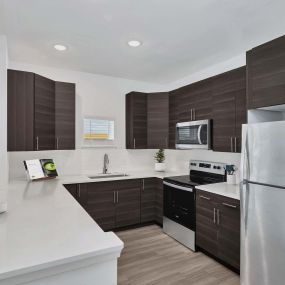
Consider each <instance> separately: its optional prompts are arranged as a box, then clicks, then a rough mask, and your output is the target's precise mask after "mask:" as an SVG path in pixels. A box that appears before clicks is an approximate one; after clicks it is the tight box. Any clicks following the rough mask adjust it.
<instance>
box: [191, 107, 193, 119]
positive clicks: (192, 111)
mask: <svg viewBox="0 0 285 285" xmlns="http://www.w3.org/2000/svg"><path fill="white" fill-rule="evenodd" d="M190 117H191V118H190V121H193V109H191V110H190Z"/></svg>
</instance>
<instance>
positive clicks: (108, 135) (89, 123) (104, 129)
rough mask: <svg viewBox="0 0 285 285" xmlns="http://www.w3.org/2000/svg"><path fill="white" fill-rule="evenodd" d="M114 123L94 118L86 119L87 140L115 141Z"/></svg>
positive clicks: (85, 133)
mask: <svg viewBox="0 0 285 285" xmlns="http://www.w3.org/2000/svg"><path fill="white" fill-rule="evenodd" d="M114 125H115V124H114V121H112V120H100V119H94V118H85V119H84V139H85V140H108V141H113V140H114V131H115V130H114Z"/></svg>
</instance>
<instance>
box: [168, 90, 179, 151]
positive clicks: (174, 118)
mask: <svg viewBox="0 0 285 285" xmlns="http://www.w3.org/2000/svg"><path fill="white" fill-rule="evenodd" d="M177 99H178V92H177V90H174V91H170V92H169V129H168V131H169V133H168V148H170V149H175V136H176V124H177V123H178V111H177V108H178V104H177V103H178V100H177Z"/></svg>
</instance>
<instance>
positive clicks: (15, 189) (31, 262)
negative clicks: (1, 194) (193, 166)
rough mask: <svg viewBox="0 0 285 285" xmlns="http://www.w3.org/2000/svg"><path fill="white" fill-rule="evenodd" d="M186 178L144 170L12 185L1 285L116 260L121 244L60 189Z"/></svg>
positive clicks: (3, 221)
mask: <svg viewBox="0 0 285 285" xmlns="http://www.w3.org/2000/svg"><path fill="white" fill-rule="evenodd" d="M96 174H97V173H89V174H88V175H96ZM184 174H185V173H181V172H171V171H170V172H155V171H152V170H150V171H148V170H144V171H136V172H128V176H124V177H115V178H103V179H90V178H88V175H73V176H64V177H60V178H57V179H53V180H47V181H34V182H27V181H25V180H19V181H12V182H11V183H10V184H9V186H8V195H7V200H8V211H7V212H6V213H4V214H0V283H1V280H3V279H6V278H9V277H13V276H17V275H20V274H25V273H29V272H34V271H38V270H41V269H45V268H50V267H54V266H58V265H61V264H66V263H69V262H74V261H79V260H82V259H85V258H89V257H96V256H100V255H101V256H102V255H107V254H116V255H117V257H119V256H120V253H121V250H122V249H123V242H122V241H121V240H120V239H119V238H118V237H117V236H116V235H115V234H114V233H113V232H104V231H103V230H102V229H101V228H100V227H99V226H98V224H97V223H96V222H94V220H93V219H92V218H91V217H90V216H89V215H88V214H87V213H86V211H85V210H84V209H83V208H82V207H81V206H80V205H79V203H77V201H76V200H75V199H74V198H73V197H72V196H71V195H70V194H69V192H68V191H67V190H66V189H65V188H64V186H63V184H72V183H89V182H98V181H111V180H125V179H135V178H144V177H158V178H164V177H167V176H175V175H184Z"/></svg>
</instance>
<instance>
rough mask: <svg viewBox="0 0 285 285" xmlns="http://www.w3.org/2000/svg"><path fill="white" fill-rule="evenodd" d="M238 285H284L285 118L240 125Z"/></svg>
mask: <svg viewBox="0 0 285 285" xmlns="http://www.w3.org/2000/svg"><path fill="white" fill-rule="evenodd" d="M241 181H242V182H241V284H242V285H284V284H285V121H280V122H268V123H258V124H249V125H244V126H243V136H242V159H241Z"/></svg>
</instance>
